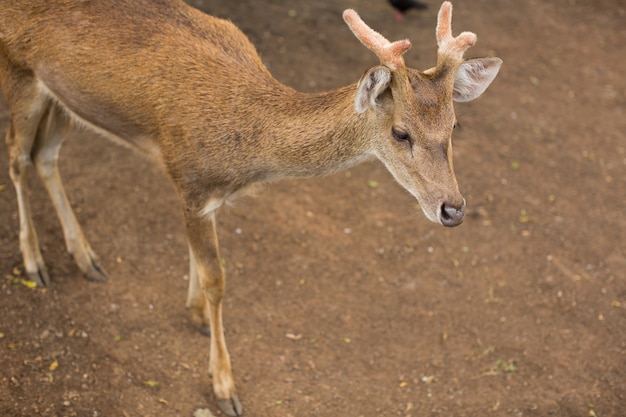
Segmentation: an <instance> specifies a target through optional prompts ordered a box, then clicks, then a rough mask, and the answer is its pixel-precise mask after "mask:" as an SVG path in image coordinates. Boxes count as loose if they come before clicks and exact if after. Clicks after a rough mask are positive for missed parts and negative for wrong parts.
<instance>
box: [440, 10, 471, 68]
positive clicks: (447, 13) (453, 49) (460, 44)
mask: <svg viewBox="0 0 626 417" xmlns="http://www.w3.org/2000/svg"><path fill="white" fill-rule="evenodd" d="M436 36H437V45H438V46H439V51H438V55H440V56H441V57H442V58H452V59H454V60H460V61H462V60H463V53H464V52H465V51H466V50H467V49H468V48H469V47H470V46H473V45H474V44H475V43H476V40H477V37H476V34H474V33H472V32H463V33H461V34H460V35H459V36H457V37H456V38H455V37H453V36H452V3H450V2H449V1H446V2H444V3H443V4H442V5H441V8H440V9H439V14H438V15H437V29H436Z"/></svg>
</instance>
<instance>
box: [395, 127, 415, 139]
mask: <svg viewBox="0 0 626 417" xmlns="http://www.w3.org/2000/svg"><path fill="white" fill-rule="evenodd" d="M391 135H392V136H393V138H394V139H395V140H397V141H398V142H410V141H411V136H410V135H409V134H408V133H407V132H406V131H404V130H401V129H398V128H396V127H392V128H391Z"/></svg>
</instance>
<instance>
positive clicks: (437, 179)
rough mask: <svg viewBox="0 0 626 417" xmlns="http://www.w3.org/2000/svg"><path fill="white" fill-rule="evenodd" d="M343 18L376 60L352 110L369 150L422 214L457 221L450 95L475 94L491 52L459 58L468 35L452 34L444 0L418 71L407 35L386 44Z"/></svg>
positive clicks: (347, 15) (349, 15) (461, 203)
mask: <svg viewBox="0 0 626 417" xmlns="http://www.w3.org/2000/svg"><path fill="white" fill-rule="evenodd" d="M343 17H344V20H345V21H346V23H347V24H348V26H349V27H350V29H351V30H352V32H353V33H354V34H355V36H356V37H357V38H358V39H359V40H360V41H361V43H363V45H365V46H366V47H367V48H368V49H370V50H371V51H373V52H374V53H375V54H376V55H377V56H378V58H379V59H380V65H377V66H375V67H373V68H370V69H369V70H368V71H366V72H365V74H364V75H363V76H362V77H361V80H360V81H359V83H358V85H357V92H356V97H355V101H354V106H355V109H356V111H357V112H358V113H360V114H362V115H363V117H367V118H370V119H371V120H372V123H373V125H375V126H378V128H376V129H372V132H373V133H372V135H373V136H375V137H372V138H371V140H372V144H373V145H372V147H373V152H374V154H375V156H376V157H378V159H380V160H381V161H382V162H383V164H385V166H386V167H387V169H388V170H389V171H390V172H391V174H392V175H393V176H394V178H395V179H396V180H397V181H398V182H399V183H400V184H401V185H402V186H403V187H404V188H406V189H407V190H408V191H409V192H410V193H411V194H412V195H413V196H414V197H415V198H417V200H418V201H419V203H420V205H421V207H422V210H423V211H424V214H425V215H426V217H428V218H429V219H430V220H431V221H433V222H437V223H441V224H443V225H444V226H456V225H459V224H461V222H462V221H463V217H464V215H465V199H464V198H463V197H462V196H461V194H460V192H459V188H458V185H457V182H456V178H455V176H454V171H453V168H452V146H451V137H452V130H453V128H454V126H455V123H456V117H455V114H454V106H453V102H454V101H459V102H465V101H470V100H473V99H475V98H476V97H478V96H480V95H481V94H482V93H483V92H484V91H485V90H486V89H487V87H488V86H489V84H490V83H491V82H492V81H493V79H494V78H495V77H496V75H497V73H498V70H499V69H500V65H501V64H502V61H501V60H500V59H499V58H481V59H470V60H465V59H464V58H463V54H464V52H465V51H466V50H467V49H468V48H469V47H470V46H472V45H474V44H475V43H476V35H475V34H473V33H471V32H463V33H461V34H460V35H459V36H457V37H453V36H452V28H451V18H452V4H451V3H449V2H444V3H443V4H442V6H441V9H440V10H439V14H438V21H437V29H436V38H437V44H438V52H437V65H436V66H435V67H434V68H430V69H428V70H425V71H418V70H414V69H411V68H407V67H406V65H405V63H404V58H403V54H404V53H405V52H406V51H408V50H409V48H410V47H411V42H410V41H409V40H401V41H396V42H389V41H388V40H387V39H385V37H383V36H382V35H381V34H379V33H377V32H376V31H374V30H373V29H371V28H370V27H369V26H367V25H366V24H365V22H363V20H361V18H360V17H359V15H358V14H357V13H356V12H355V11H354V10H346V11H345V12H344V14H343Z"/></svg>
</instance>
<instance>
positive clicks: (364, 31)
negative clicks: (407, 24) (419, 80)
mask: <svg viewBox="0 0 626 417" xmlns="http://www.w3.org/2000/svg"><path fill="white" fill-rule="evenodd" d="M343 20H345V21H346V23H347V24H348V27H349V28H350V30H351V31H352V33H354V36H356V37H357V39H358V40H360V41H361V43H362V44H363V45H365V46H366V47H367V48H368V49H370V50H371V51H372V52H374V53H375V54H376V56H378V59H380V63H381V64H383V65H385V66H387V67H388V68H389V69H391V70H392V71H394V70H397V69H399V68H401V67H404V58H402V54H404V53H405V52H406V51H408V50H409V48H411V42H410V41H409V40H408V39H404V40H401V41H396V42H389V41H388V40H387V39H386V38H385V37H384V36H383V35H381V34H380V33H378V32H376V31H375V30H374V29H372V28H370V27H369V26H367V24H365V22H364V21H363V20H362V19H361V18H360V17H359V15H358V14H357V12H355V11H354V10H352V9H348V10H345V11H344V12H343Z"/></svg>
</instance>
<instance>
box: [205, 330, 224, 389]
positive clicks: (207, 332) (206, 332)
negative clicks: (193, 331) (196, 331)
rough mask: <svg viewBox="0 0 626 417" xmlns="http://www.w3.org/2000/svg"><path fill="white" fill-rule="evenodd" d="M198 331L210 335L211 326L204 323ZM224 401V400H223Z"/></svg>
mask: <svg viewBox="0 0 626 417" xmlns="http://www.w3.org/2000/svg"><path fill="white" fill-rule="evenodd" d="M200 333H202V334H203V335H205V336H206V337H211V326H208V325H204V326H201V327H200ZM224 401H226V400H224Z"/></svg>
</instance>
